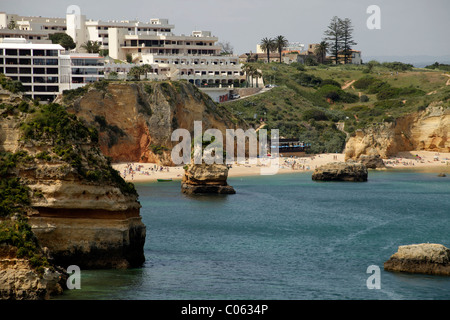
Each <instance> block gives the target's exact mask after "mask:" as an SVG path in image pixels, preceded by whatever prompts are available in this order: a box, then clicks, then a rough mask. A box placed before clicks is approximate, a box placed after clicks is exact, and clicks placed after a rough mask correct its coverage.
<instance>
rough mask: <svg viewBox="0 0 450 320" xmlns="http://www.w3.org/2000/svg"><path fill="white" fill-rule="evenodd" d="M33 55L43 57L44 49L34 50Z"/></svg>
mask: <svg viewBox="0 0 450 320" xmlns="http://www.w3.org/2000/svg"><path fill="white" fill-rule="evenodd" d="M33 55H34V56H37V57H43V56H45V50H34V51H33Z"/></svg>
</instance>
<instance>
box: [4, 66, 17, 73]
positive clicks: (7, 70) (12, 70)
mask: <svg viewBox="0 0 450 320" xmlns="http://www.w3.org/2000/svg"><path fill="white" fill-rule="evenodd" d="M5 70H6V73H17V68H11V67H6V68H5Z"/></svg>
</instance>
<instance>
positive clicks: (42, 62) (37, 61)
mask: <svg viewBox="0 0 450 320" xmlns="http://www.w3.org/2000/svg"><path fill="white" fill-rule="evenodd" d="M33 64H34V65H37V66H43V65H45V59H33Z"/></svg>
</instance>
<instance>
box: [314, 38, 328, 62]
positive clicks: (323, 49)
mask: <svg viewBox="0 0 450 320" xmlns="http://www.w3.org/2000/svg"><path fill="white" fill-rule="evenodd" d="M327 52H328V43H327V42H326V41H322V42H321V43H319V45H318V46H317V47H316V50H315V51H314V53H315V54H316V56H317V58H318V60H319V63H322V64H323V63H324V62H325V58H326V56H327Z"/></svg>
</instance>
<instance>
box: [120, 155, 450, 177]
mask: <svg viewBox="0 0 450 320" xmlns="http://www.w3.org/2000/svg"><path fill="white" fill-rule="evenodd" d="M342 161H345V156H344V154H335V153H328V154H319V155H308V156H305V157H301V158H284V157H283V158H280V165H279V170H278V172H277V174H289V173H295V172H305V171H313V170H314V169H315V168H317V167H319V166H321V165H324V164H327V163H330V162H342ZM384 163H385V164H386V166H387V168H388V169H417V170H425V171H426V170H430V171H433V172H445V173H450V153H442V152H441V153H436V152H430V151H410V152H402V153H400V154H398V155H397V156H396V157H391V158H389V159H385V160H384ZM113 167H114V168H115V169H116V170H118V171H119V172H120V174H121V176H122V177H123V178H124V179H125V180H126V181H131V182H149V181H157V179H172V180H181V179H182V176H183V173H184V169H183V166H177V167H164V166H160V165H157V164H155V163H137V162H135V163H116V164H113ZM260 174H261V166H260V165H254V164H253V165H250V164H248V163H246V164H241V165H239V164H234V165H233V166H232V168H231V169H230V170H229V173H228V176H229V177H239V176H255V175H260Z"/></svg>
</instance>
